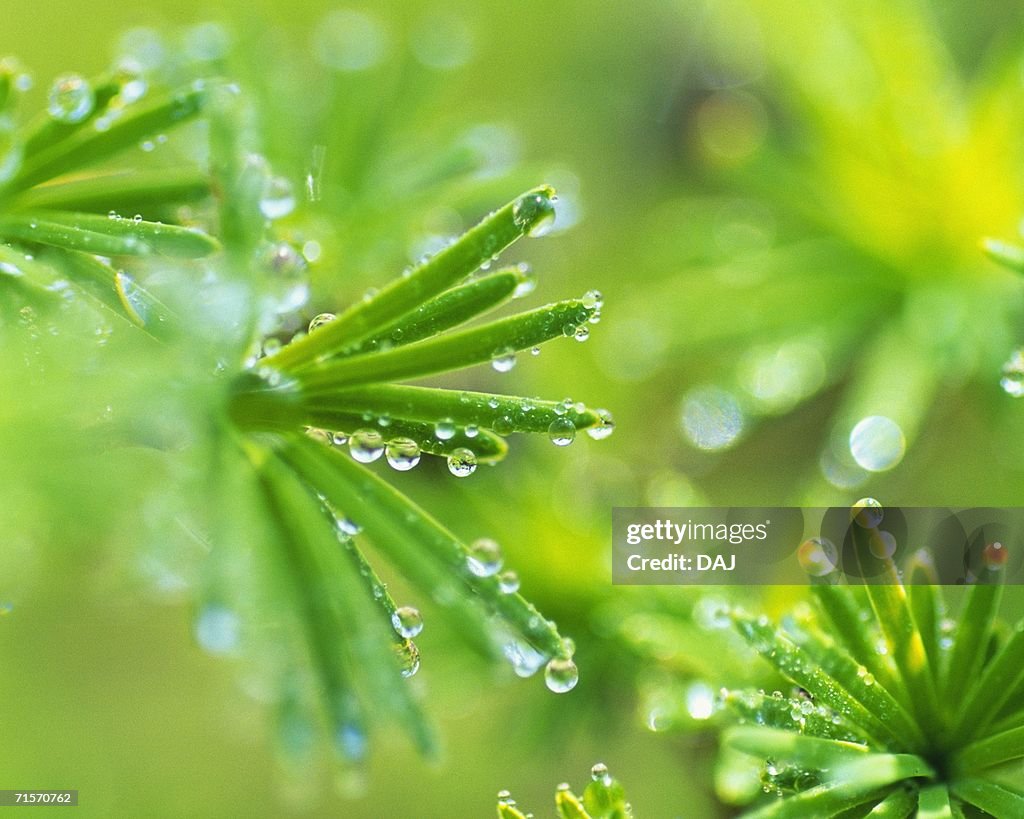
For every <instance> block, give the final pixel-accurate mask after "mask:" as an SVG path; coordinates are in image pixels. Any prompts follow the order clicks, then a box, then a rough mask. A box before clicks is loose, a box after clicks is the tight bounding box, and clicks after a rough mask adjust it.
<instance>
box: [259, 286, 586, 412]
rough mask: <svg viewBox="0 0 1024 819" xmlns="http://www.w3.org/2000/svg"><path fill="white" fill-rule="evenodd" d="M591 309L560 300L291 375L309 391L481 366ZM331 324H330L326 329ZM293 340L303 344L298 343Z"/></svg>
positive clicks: (559, 331)
mask: <svg viewBox="0 0 1024 819" xmlns="http://www.w3.org/2000/svg"><path fill="white" fill-rule="evenodd" d="M593 313H594V310H593V308H588V307H584V306H583V302H582V301H579V300H568V301H561V302H558V303H556V304H551V305H548V306H547V307H540V308H538V309H536V310H532V311H530V312H528V313H522V314H520V315H517V316H509V317H508V318H505V319H500V320H498V321H495V322H493V323H491V324H486V325H484V326H482V327H475V328H472V329H469V330H463V331H461V332H458V333H450V334H447V335H444V336H439V337H437V338H432V339H428V340H426V341H420V342H417V343H416V344H410V345H409V346H407V347H399V348H398V349H395V350H389V351H387V352H382V353H372V354H368V355H361V356H356V357H354V358H344V359H341V360H338V361H331V362H327V363H323V364H319V365H317V366H315V367H311V368H309V369H300V370H298V371H297V372H292V374H293V375H295V376H296V377H297V378H298V379H299V381H300V383H301V384H302V387H303V390H304V392H306V393H307V394H309V395H313V394H316V393H317V392H324V391H332V390H336V389H339V388H342V387H354V386H358V385H361V384H378V383H381V382H385V381H394V380H404V379H411V378H420V377H422V376H427V375H434V374H435V373H441V372H446V371H449V370H458V369H461V368H463V367H470V366H473V365H474V364H482V363H484V362H487V361H491V360H492V359H493V358H495V357H498V356H502V355H508V354H512V353H513V352H515V351H517V350H524V349H529V348H531V347H535V346H537V345H539V344H543V343H544V342H546V341H550V340H551V339H553V338H557V337H559V336H562V335H564V334H565V328H566V327H572V328H575V327H577V326H578V325H580V324H584V323H586V322H587V321H588V320H589V319H590V317H591V316H592V315H593ZM332 324H334V322H331V324H328V325H327V327H330V326H331V325H332ZM317 335H319V333H313V334H311V335H310V336H307V338H313V337H315V336H317ZM304 340H305V339H303V341H304ZM296 343H298V344H301V343H302V341H300V342H296ZM289 346H292V345H289ZM284 349H286V350H287V349H288V347H285V348H284ZM265 363H266V364H267V365H268V366H278V365H279V364H280V359H279V355H278V356H272V357H269V358H267V359H266V361H265ZM286 372H290V371H287V370H286Z"/></svg>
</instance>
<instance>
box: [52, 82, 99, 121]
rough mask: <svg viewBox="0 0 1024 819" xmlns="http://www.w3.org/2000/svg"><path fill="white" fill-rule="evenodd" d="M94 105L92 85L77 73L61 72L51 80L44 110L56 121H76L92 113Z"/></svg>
mask: <svg viewBox="0 0 1024 819" xmlns="http://www.w3.org/2000/svg"><path fill="white" fill-rule="evenodd" d="M94 105H95V97H94V95H93V91H92V86H91V85H89V82H88V80H86V79H85V78H84V77H82V76H81V75H79V74H62V75H61V76H59V77H57V79H56V80H54V81H53V85H52V86H51V87H50V95H49V97H48V98H47V104H46V111H47V113H48V114H49V115H50V116H51V117H53V119H55V120H57V122H65V123H69V124H71V123H76V122H81V121H82V120H84V119H85V118H86V117H87V116H89V114H91V113H92V109H93V106H94Z"/></svg>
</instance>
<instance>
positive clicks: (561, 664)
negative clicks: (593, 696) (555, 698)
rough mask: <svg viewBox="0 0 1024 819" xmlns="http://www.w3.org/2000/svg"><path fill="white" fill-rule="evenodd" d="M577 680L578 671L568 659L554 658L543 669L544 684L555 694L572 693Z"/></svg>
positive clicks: (578, 677) (574, 664)
mask: <svg viewBox="0 0 1024 819" xmlns="http://www.w3.org/2000/svg"><path fill="white" fill-rule="evenodd" d="M579 679H580V672H579V669H578V668H576V663H574V662H573V661H572V660H571V659H569V658H568V657H556V658H555V659H553V660H550V661H549V662H548V664H547V665H546V666H545V667H544V684H545V685H546V686H547V687H548V690H549V691H554V692H555V693H556V694H564V693H565V692H566V691H572V690H573V689H574V688H575V687H576V683H577V682H579Z"/></svg>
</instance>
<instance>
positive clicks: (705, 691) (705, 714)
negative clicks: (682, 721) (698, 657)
mask: <svg viewBox="0 0 1024 819" xmlns="http://www.w3.org/2000/svg"><path fill="white" fill-rule="evenodd" d="M686 710H687V712H688V713H689V715H690V716H691V717H693V718H694V719H697V720H705V719H709V718H710V717H711V715H712V714H714V713H715V692H714V691H713V690H712V688H711V686H709V685H708V684H707V683H704V682H695V683H692V684H691V685H690V687H689V688H687V689H686Z"/></svg>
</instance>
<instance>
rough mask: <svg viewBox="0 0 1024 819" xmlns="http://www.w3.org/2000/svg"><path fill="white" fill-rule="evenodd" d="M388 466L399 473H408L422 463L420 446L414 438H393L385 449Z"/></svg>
mask: <svg viewBox="0 0 1024 819" xmlns="http://www.w3.org/2000/svg"><path fill="white" fill-rule="evenodd" d="M384 454H385V456H386V457H387V460H388V464H390V465H391V467H392V469H397V470H398V471H399V472H408V471H409V470H410V469H412V468H413V467H414V466H416V464H418V463H419V462H420V448H419V445H418V444H417V443H416V442H415V441H414V440H412V438H393V439H392V440H390V441H388V444H387V446H386V447H385V448H384Z"/></svg>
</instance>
